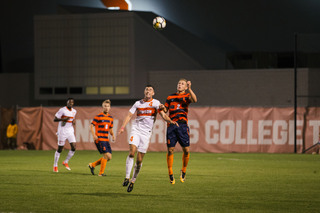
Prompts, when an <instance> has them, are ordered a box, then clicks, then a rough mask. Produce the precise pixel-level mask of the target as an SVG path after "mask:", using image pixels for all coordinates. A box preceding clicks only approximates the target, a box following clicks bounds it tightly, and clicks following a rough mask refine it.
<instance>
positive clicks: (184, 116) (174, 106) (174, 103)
mask: <svg viewBox="0 0 320 213" xmlns="http://www.w3.org/2000/svg"><path fill="white" fill-rule="evenodd" d="M190 103H191V100H190V93H182V94H178V93H175V94H172V95H169V96H168V98H167V100H166V103H165V104H164V106H165V107H166V108H167V109H168V110H169V117H170V118H171V120H173V121H177V122H179V121H180V122H181V121H182V122H185V123H188V106H189V104H190Z"/></svg>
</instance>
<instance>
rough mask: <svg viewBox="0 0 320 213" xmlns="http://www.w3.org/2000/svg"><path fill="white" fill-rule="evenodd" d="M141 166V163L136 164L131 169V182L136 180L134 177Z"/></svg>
mask: <svg viewBox="0 0 320 213" xmlns="http://www.w3.org/2000/svg"><path fill="white" fill-rule="evenodd" d="M141 167H142V163H141V165H140V166H138V165H137V164H135V165H134V169H133V175H132V180H131V182H136V179H137V177H138V174H139V172H140V169H141Z"/></svg>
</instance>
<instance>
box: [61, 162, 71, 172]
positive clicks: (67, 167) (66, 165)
mask: <svg viewBox="0 0 320 213" xmlns="http://www.w3.org/2000/svg"><path fill="white" fill-rule="evenodd" d="M62 165H64V166H65V167H66V169H67V170H71V169H70V167H69V165H68V163H65V162H64V161H63V162H62Z"/></svg>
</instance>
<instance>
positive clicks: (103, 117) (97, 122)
mask: <svg viewBox="0 0 320 213" xmlns="http://www.w3.org/2000/svg"><path fill="white" fill-rule="evenodd" d="M110 108H111V101H110V100H105V101H104V102H103V103H102V112H101V113H100V114H98V115H97V116H95V117H94V119H93V121H92V122H91V126H90V131H91V134H92V136H93V140H94V142H95V144H96V146H97V149H98V151H99V152H100V154H103V157H102V158H100V159H99V160H97V161H95V162H93V163H89V168H90V171H91V173H92V175H94V168H95V167H96V166H97V165H100V164H101V166H100V172H99V176H106V175H105V174H104V170H105V168H106V165H107V162H108V161H109V160H111V158H112V150H111V146H110V142H109V133H110V135H111V136H112V140H113V141H114V142H115V140H116V138H115V135H114V134H113V118H112V116H111V115H110V114H109V111H110Z"/></svg>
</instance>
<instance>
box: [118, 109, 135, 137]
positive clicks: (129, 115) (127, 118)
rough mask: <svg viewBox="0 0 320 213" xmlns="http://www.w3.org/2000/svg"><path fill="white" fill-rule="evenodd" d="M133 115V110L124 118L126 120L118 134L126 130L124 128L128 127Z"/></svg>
mask: <svg viewBox="0 0 320 213" xmlns="http://www.w3.org/2000/svg"><path fill="white" fill-rule="evenodd" d="M132 115H133V114H132V113H131V112H128V115H127V117H126V118H125V119H124V122H123V124H122V125H121V127H120V129H119V131H118V135H120V134H121V133H123V132H124V128H125V127H126V125H127V124H128V122H129V121H130V120H131V118H132Z"/></svg>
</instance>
